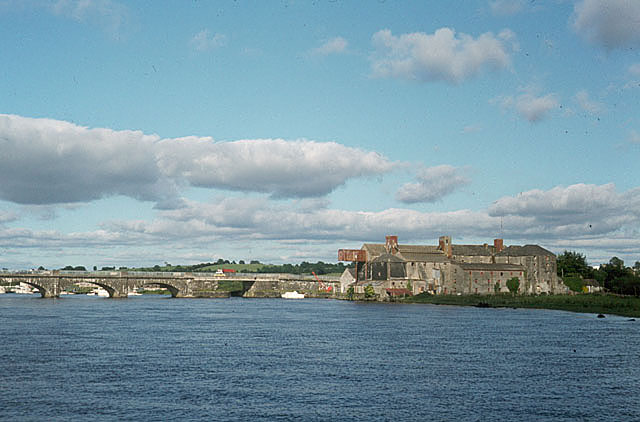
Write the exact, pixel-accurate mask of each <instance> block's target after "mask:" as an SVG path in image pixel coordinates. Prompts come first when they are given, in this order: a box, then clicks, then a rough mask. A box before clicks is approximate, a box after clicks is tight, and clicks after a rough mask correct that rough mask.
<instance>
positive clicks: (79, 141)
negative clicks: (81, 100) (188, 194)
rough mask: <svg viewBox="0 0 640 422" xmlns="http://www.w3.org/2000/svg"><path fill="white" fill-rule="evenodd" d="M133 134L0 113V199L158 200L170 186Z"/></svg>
mask: <svg viewBox="0 0 640 422" xmlns="http://www.w3.org/2000/svg"><path fill="white" fill-rule="evenodd" d="M157 140H158V137H157V136H155V135H144V134H143V133H142V132H138V131H114V130H111V129H89V128H86V127H81V126H77V125H74V124H72V123H68V122H64V121H59V120H51V119H32V118H25V117H20V116H15V115H0V150H2V154H1V155H0V180H2V183H1V184H0V198H2V199H6V200H8V201H12V202H16V203H20V204H52V203H65V202H82V201H90V200H94V199H99V198H102V197H105V196H109V195H126V196H130V197H133V198H136V199H141V200H161V199H163V198H165V193H164V192H166V191H167V185H169V188H168V190H169V191H172V189H171V184H170V183H169V182H168V181H167V180H165V179H164V178H163V177H162V174H161V172H160V170H159V168H158V166H157V165H156V162H155V160H154V158H153V155H152V154H151V153H150V152H151V151H152V149H153V145H154V143H155V142H156V141H157Z"/></svg>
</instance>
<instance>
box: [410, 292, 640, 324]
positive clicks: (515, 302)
mask: <svg viewBox="0 0 640 422" xmlns="http://www.w3.org/2000/svg"><path fill="white" fill-rule="evenodd" d="M398 302H399V303H426V304H432V305H455V306H475V307H482V308H523V309H550V310H557V311H568V312H578V313H590V314H609V315H618V316H623V317H630V318H639V317H640V298H637V297H632V296H614V295H610V294H578V295H537V296H524V295H515V296H514V295H511V294H508V293H506V294H498V295H466V296H465V295H463V296H454V295H430V294H426V293H422V294H420V295H417V296H412V297H408V298H405V299H402V300H399V301H398Z"/></svg>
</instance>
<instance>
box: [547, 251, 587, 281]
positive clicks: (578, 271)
mask: <svg viewBox="0 0 640 422" xmlns="http://www.w3.org/2000/svg"><path fill="white" fill-rule="evenodd" d="M556 263H557V266H558V271H557V272H558V275H559V276H561V277H566V276H569V275H579V276H580V277H582V278H592V277H593V268H591V267H590V266H589V264H587V257H586V256H585V255H582V254H581V253H578V252H571V251H564V252H563V253H562V254H561V255H558V258H557V259H556Z"/></svg>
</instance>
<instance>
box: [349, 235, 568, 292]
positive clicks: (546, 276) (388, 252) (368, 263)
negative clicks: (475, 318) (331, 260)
mask: <svg viewBox="0 0 640 422" xmlns="http://www.w3.org/2000/svg"><path fill="white" fill-rule="evenodd" d="M338 259H339V260H341V261H352V262H355V264H356V269H357V270H352V271H351V273H350V275H351V279H355V280H354V281H353V283H352V284H351V285H352V286H353V287H354V289H356V290H362V289H363V288H364V286H366V285H367V284H371V285H372V286H373V287H374V289H375V291H376V294H378V295H379V296H380V297H381V298H385V297H388V296H390V295H392V294H394V293H395V292H397V291H399V290H398V289H402V290H404V289H409V290H410V291H411V293H412V294H419V293H423V292H430V293H433V294H494V293H497V292H507V291H508V288H507V280H509V279H510V278H517V279H518V282H519V285H520V288H519V290H518V291H519V293H525V294H538V293H566V286H564V284H563V283H562V282H561V281H560V279H559V278H558V277H557V276H556V257H555V255H554V254H553V253H551V252H550V251H548V250H546V249H544V248H542V247H540V246H537V245H526V246H509V247H506V248H505V247H504V243H503V240H502V239H495V240H494V242H493V245H489V244H486V243H485V244H482V245H456V244H453V243H452V242H451V237H449V236H441V237H440V239H439V241H438V245H437V246H435V245H433V246H432V245H402V244H399V243H398V237H397V236H387V237H386V241H385V243H384V244H378V243H365V244H364V245H362V247H361V249H341V250H339V251H338ZM347 279H348V278H346V279H345V281H346V280H347Z"/></svg>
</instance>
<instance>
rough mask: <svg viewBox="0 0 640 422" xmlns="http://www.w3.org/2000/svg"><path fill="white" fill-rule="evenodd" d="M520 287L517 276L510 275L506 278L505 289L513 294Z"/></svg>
mask: <svg viewBox="0 0 640 422" xmlns="http://www.w3.org/2000/svg"><path fill="white" fill-rule="evenodd" d="M519 288H520V280H518V277H512V278H510V279H509V280H507V289H509V291H510V292H511V293H513V294H516V293H518V289H519Z"/></svg>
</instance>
